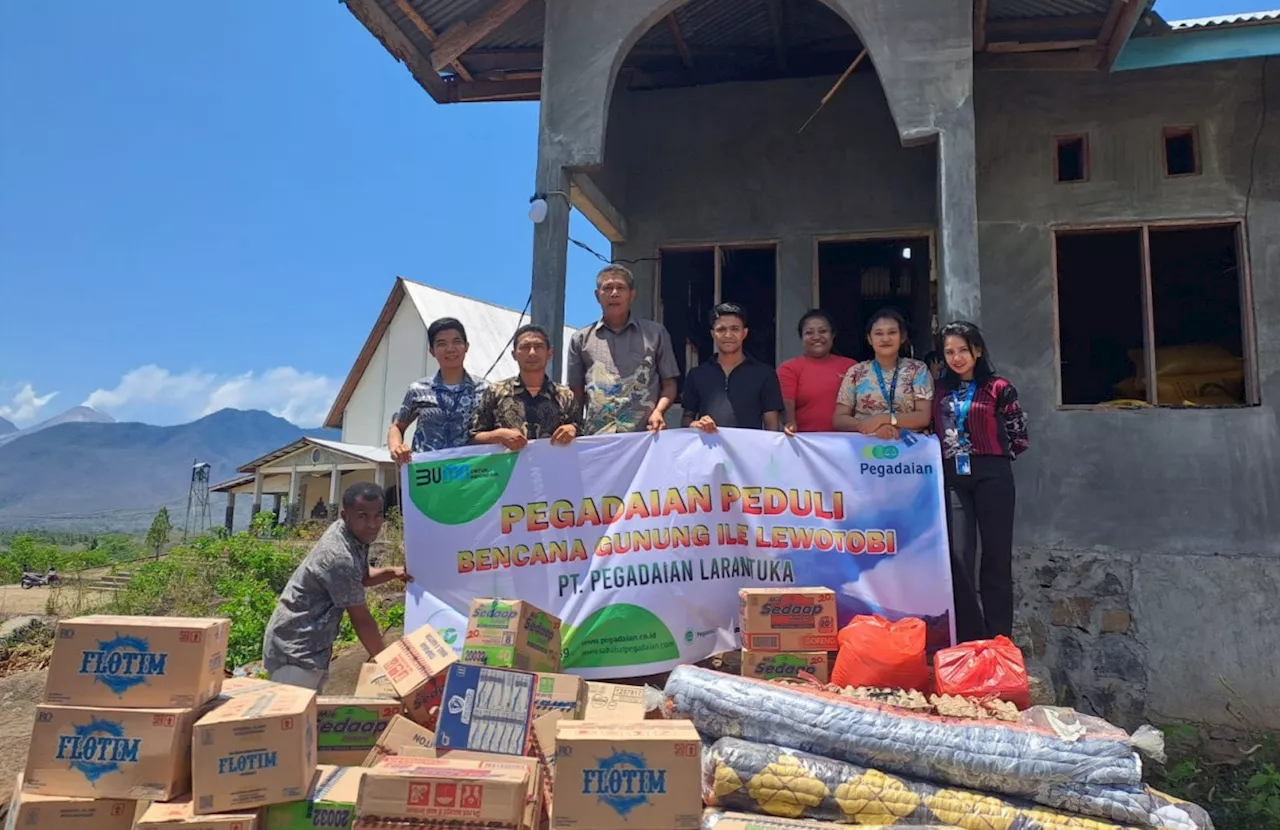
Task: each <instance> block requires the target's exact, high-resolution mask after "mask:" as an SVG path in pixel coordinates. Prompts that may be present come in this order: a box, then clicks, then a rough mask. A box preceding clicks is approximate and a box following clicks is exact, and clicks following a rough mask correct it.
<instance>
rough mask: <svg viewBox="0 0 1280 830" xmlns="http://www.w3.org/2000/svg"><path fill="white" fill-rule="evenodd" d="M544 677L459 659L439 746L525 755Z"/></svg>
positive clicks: (448, 684)
mask: <svg viewBox="0 0 1280 830" xmlns="http://www.w3.org/2000/svg"><path fill="white" fill-rule="evenodd" d="M537 683H538V676H537V675H536V674H532V673H531V672H523V671H516V670H514V669H494V668H489V667H487V666H473V665H469V664H466V663H457V664H455V665H454V666H451V667H450V668H449V672H448V675H447V679H446V680H445V684H444V703H443V705H441V707H440V723H439V725H438V727H437V729H436V747H438V748H439V749H470V750H473V751H475V752H496V753H498V754H499V755H524V754H525V752H526V751H528V749H529V747H530V744H531V741H532V737H531V729H532V726H533V698H534V690H535V688H537Z"/></svg>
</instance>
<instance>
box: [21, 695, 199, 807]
mask: <svg viewBox="0 0 1280 830" xmlns="http://www.w3.org/2000/svg"><path fill="white" fill-rule="evenodd" d="M195 718H196V711H195V710H192V709H107V708H103V707H97V706H94V707H83V706H51V705H49V704H47V703H46V704H41V705H40V706H37V707H36V723H35V728H34V729H33V730H32V732H31V749H30V751H29V752H28V754H27V771H26V775H25V776H24V780H23V788H24V789H25V791H26V792H28V793H35V794H38V795H61V796H76V797H81V798H128V799H153V800H156V801H166V800H168V799H170V798H176V797H177V796H180V795H183V794H184V793H186V792H187V791H188V789H189V788H190V786H191V724H192V723H193V722H194V721H195Z"/></svg>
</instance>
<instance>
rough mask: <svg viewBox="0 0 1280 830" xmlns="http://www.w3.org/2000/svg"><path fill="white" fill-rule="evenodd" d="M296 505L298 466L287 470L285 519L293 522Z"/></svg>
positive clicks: (290, 522)
mask: <svg viewBox="0 0 1280 830" xmlns="http://www.w3.org/2000/svg"><path fill="white" fill-rule="evenodd" d="M297 505H298V468H297V467H294V468H293V469H291V470H289V500H288V501H287V502H285V510H286V511H287V512H286V513H285V521H287V522H288V523H289V524H293V517H294V513H295V511H296V510H297Z"/></svg>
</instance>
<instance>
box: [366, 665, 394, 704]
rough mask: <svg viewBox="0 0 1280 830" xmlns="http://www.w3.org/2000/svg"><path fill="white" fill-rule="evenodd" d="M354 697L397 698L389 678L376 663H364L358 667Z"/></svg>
mask: <svg viewBox="0 0 1280 830" xmlns="http://www.w3.org/2000/svg"><path fill="white" fill-rule="evenodd" d="M355 696H356V697H390V698H397V699H398V698H399V696H398V695H397V694H396V690H395V687H394V686H392V685H391V678H389V677H387V673H386V672H385V671H383V670H382V667H381V666H379V665H378V664H377V663H365V664H364V665H363V666H361V667H360V676H359V677H358V678H356V690H355Z"/></svg>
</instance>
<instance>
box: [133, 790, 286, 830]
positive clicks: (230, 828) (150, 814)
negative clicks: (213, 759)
mask: <svg viewBox="0 0 1280 830" xmlns="http://www.w3.org/2000/svg"><path fill="white" fill-rule="evenodd" d="M136 826H137V830H262V819H261V817H260V816H259V815H258V813H257V812H256V811H254V812H248V813H221V814H219V815H216V816H197V815H196V814H195V812H194V811H193V810H192V805H191V799H190V798H183V799H181V800H180V801H170V802H167V803H165V802H159V801H154V802H152V803H151V804H150V805H148V806H147V809H146V811H145V812H144V813H143V814H142V815H141V816H140V817H139V818H138V823H137V825H136Z"/></svg>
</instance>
